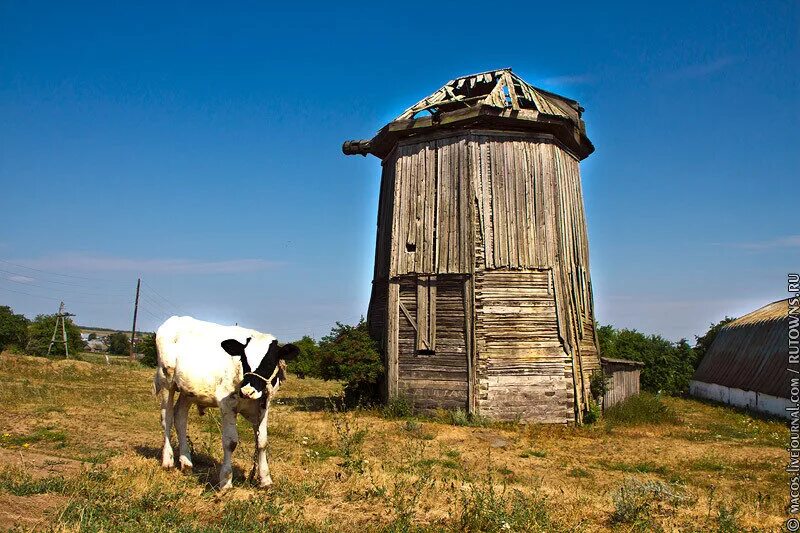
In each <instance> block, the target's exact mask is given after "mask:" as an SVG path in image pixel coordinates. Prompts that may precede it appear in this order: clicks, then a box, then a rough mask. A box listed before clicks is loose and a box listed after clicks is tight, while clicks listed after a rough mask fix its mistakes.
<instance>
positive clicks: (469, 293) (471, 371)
mask: <svg viewBox="0 0 800 533" xmlns="http://www.w3.org/2000/svg"><path fill="white" fill-rule="evenodd" d="M472 279H473V278H472V276H470V277H468V278H466V279H465V280H464V285H463V291H464V292H463V296H464V317H465V320H464V338H465V339H466V354H465V355H466V358H467V412H469V413H475V405H476V403H475V362H474V360H473V352H474V349H473V343H472V338H473V337H472V336H473V327H472V324H473V314H472V313H473V308H474V307H473V305H474V304H473V294H474V292H473V290H472Z"/></svg>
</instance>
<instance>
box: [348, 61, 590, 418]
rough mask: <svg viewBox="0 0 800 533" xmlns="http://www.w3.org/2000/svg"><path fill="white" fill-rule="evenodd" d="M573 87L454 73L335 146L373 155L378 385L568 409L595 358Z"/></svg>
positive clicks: (483, 406) (581, 143) (410, 393)
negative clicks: (373, 130)
mask: <svg viewBox="0 0 800 533" xmlns="http://www.w3.org/2000/svg"><path fill="white" fill-rule="evenodd" d="M582 111H583V108H581V106H580V105H579V104H578V103H577V102H576V101H574V100H571V99H569V98H565V97H563V96H559V95H557V94H553V93H551V92H548V91H544V90H542V89H538V88H536V87H533V86H532V85H529V84H528V83H526V82H525V81H523V80H522V79H520V78H519V77H517V76H516V75H515V74H514V73H513V72H512V71H511V69H499V70H492V71H488V72H482V73H479V74H473V75H469V76H464V77H461V78H457V79H455V80H452V81H450V82H448V83H447V84H446V85H445V86H443V87H442V88H441V89H439V90H438V91H436V92H435V93H433V94H432V95H430V96H428V97H427V98H424V99H422V100H420V101H419V102H417V103H416V104H414V105H413V106H411V107H410V108H408V109H407V110H406V111H405V112H403V114H401V115H400V116H399V117H397V118H396V119H395V120H393V121H392V122H390V123H389V124H387V125H386V126H385V127H383V128H382V129H381V130H380V131H379V132H378V133H377V134H376V135H375V136H374V137H373V138H372V139H371V140H362V141H347V142H345V143H344V146H343V151H344V153H345V154H348V155H351V154H361V155H367V154H372V155H375V156H377V157H378V158H380V159H381V161H382V167H383V172H382V178H381V188H380V205H379V208H378V224H377V225H378V228H377V245H376V252H375V270H374V279H373V285H372V296H371V300H370V306H369V311H368V317H367V320H368V324H369V328H370V332H371V334H372V336H373V337H375V338H376V339H378V340H379V341H380V343H381V345H382V347H383V352H384V362H385V366H386V378H387V379H386V393H387V395H388V396H389V397H394V396H397V395H404V396H406V397H408V398H410V399H411V400H412V401H413V402H414V403H415V404H416V405H417V406H419V407H422V408H436V407H444V408H462V409H465V410H467V411H469V412H471V413H479V414H481V415H483V416H487V417H491V418H495V419H519V420H526V421H537V422H550V423H568V422H574V421H577V422H580V421H581V418H582V413H583V412H584V410H585V409H586V407H587V402H588V399H589V398H590V393H589V378H590V375H591V373H592V372H593V371H595V370H596V369H598V368H599V359H598V347H597V341H596V338H595V331H594V324H595V320H594V309H593V302H592V285H591V281H590V276H589V250H588V241H587V236H586V222H585V215H584V206H583V197H582V192H581V180H580V171H579V167H578V163H579V161H580V160H582V159H584V158H585V157H587V156H588V155H589V154H591V153H592V152H593V151H594V147H593V146H592V144H591V142H590V141H589V139H588V138H587V136H586V131H585V125H584V122H583V120H582V118H581V114H582Z"/></svg>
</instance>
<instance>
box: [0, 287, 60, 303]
mask: <svg viewBox="0 0 800 533" xmlns="http://www.w3.org/2000/svg"><path fill="white" fill-rule="evenodd" d="M0 289H2V290H4V291H8V292H16V293H17V294H24V295H26V296H33V297H35V298H45V299H47V300H55V301H57V302H59V301H61V298H53V297H50V296H42V295H41V294H31V293H29V292H23V291H15V290H14V289H7V288H5V287H2V286H0Z"/></svg>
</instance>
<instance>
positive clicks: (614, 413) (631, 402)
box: [604, 392, 678, 425]
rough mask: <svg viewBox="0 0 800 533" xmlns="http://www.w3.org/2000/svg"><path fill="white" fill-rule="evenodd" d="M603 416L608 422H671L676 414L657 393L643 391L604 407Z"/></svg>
mask: <svg viewBox="0 0 800 533" xmlns="http://www.w3.org/2000/svg"><path fill="white" fill-rule="evenodd" d="M604 418H605V420H606V422H607V423H609V424H612V425H613V424H620V425H635V424H673V423H676V422H678V416H677V414H676V413H675V411H674V410H673V409H671V408H670V407H669V406H667V405H665V404H664V402H663V401H661V398H660V397H659V396H658V395H657V394H650V393H648V392H643V393H641V394H637V395H636V396H631V397H630V398H627V399H626V400H625V401H623V402H620V403H618V404H617V405H614V406H611V407H609V408H608V409H606V411H605V413H604Z"/></svg>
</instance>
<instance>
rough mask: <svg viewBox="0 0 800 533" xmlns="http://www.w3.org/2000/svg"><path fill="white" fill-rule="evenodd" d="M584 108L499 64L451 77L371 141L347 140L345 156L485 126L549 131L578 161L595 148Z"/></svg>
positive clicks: (382, 150)
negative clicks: (438, 132) (441, 132)
mask: <svg viewBox="0 0 800 533" xmlns="http://www.w3.org/2000/svg"><path fill="white" fill-rule="evenodd" d="M582 113H583V108H582V107H581V106H580V104H578V102H576V101H575V100H572V99H570V98H566V97H564V96H561V95H558V94H555V93H552V92H550V91H546V90H544V89H540V88H538V87H534V86H533V85H531V84H529V83H527V82H526V81H524V80H523V79H522V78H520V77H519V76H517V75H516V74H514V73H513V72H512V70H511V69H510V68H501V69H495V70H488V71H486V72H479V73H477V74H469V75H467V76H461V77H458V78H455V79H453V80H450V81H449V82H447V83H446V84H444V85H443V86H442V87H441V88H440V89H438V90H437V91H435V92H434V93H433V94H431V95H429V96H427V97H425V98H423V99H422V100H420V101H418V102H417V103H416V104H414V105H412V106H411V107H409V108H408V109H406V110H405V111H403V113H401V114H400V115H399V116H398V117H397V118H395V119H394V120H393V121H392V122H390V123H389V124H387V125H386V126H384V127H383V128H382V129H381V130H380V131H379V132H378V133H377V134H376V135H375V136H374V137H373V138H372V139H371V140H361V141H347V142H345V144H344V146H343V147H342V149H343V151H344V152H345V154H348V155H351V154H361V155H366V154H368V153H371V154H373V155H376V156H378V157H381V158H384V157H385V156H386V155H387V154H388V153H389V152H390V151H391V150H392V149H393V148H394V146H395V145H396V144H397V142H398V141H400V140H402V139H405V138H408V137H413V136H419V135H423V134H427V133H430V132H432V131H433V130H442V129H465V128H466V129H468V128H485V127H489V128H492V129H498V130H510V131H532V132H537V133H542V134H549V135H551V136H553V137H554V138H555V139H557V140H558V141H559V142H561V144H563V145H564V146H565V147H566V148H567V149H568V150H569V151H571V152H572V153H573V154H574V155H575V156H576V157H578V158H579V159H583V158H585V157H586V156H588V155H589V154H591V153H592V152H593V151H594V146H593V145H592V143H591V142H590V141H589V139H588V137H587V136H586V126H585V124H584V122H583V119H582V118H581V117H582Z"/></svg>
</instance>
